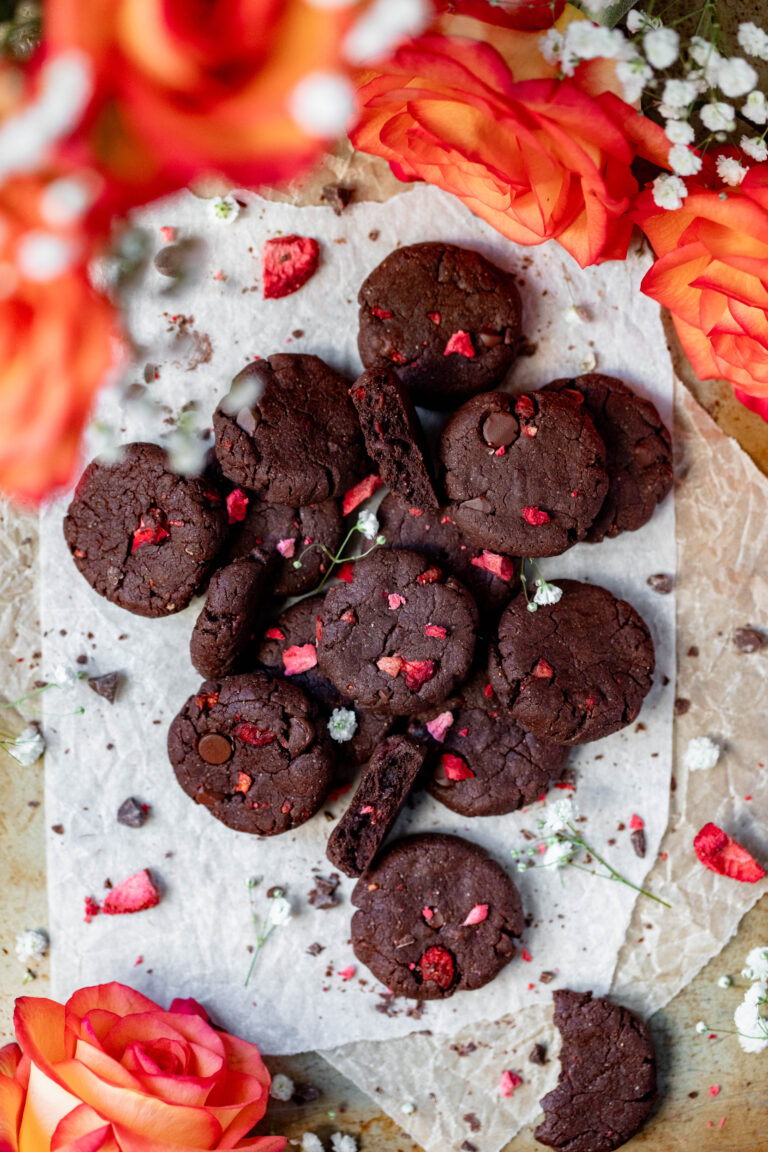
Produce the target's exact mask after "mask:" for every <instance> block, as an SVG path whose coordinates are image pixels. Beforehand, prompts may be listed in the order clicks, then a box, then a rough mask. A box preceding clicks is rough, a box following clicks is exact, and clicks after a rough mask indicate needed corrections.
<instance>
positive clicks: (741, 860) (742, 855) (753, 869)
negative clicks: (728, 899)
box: [693, 823, 765, 884]
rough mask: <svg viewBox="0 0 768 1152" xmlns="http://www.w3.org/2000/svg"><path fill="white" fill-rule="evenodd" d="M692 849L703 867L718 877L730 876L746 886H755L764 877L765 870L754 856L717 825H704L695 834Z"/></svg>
mask: <svg viewBox="0 0 768 1152" xmlns="http://www.w3.org/2000/svg"><path fill="white" fill-rule="evenodd" d="M693 848H694V851H695V852H696V855H697V856H698V858H699V860H700V861H701V863H702V864H703V865H704V867H705V868H709V870H710V872H717V874H718V875H719V876H730V878H731V879H732V880H742V881H744V882H745V883H747V884H755V883H756V882H757V881H758V880H762V879H763V877H764V876H765V869H764V868H763V867H762V866H761V865H760V864H758V862H757V860H755V858H754V856H751V855H750V853H749V852H747V850H746V848H742V846H741V844H737V843H736V841H735V840H732V839H731V837H730V836H729V835H728V833H727V832H723V830H722V828H718V826H717V824H711V823H710V824H705V825H704V827H703V828H702V829H701V831H700V832H699V833H697V835H696V838H695V839H694V841H693Z"/></svg>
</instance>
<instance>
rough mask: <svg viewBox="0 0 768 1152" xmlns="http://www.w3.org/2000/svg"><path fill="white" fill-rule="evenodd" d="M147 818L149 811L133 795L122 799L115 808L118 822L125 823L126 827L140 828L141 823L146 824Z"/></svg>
mask: <svg viewBox="0 0 768 1152" xmlns="http://www.w3.org/2000/svg"><path fill="white" fill-rule="evenodd" d="M148 818H149V812H148V811H147V810H146V809H145V808H144V806H143V805H142V804H139V802H138V800H135V799H134V797H133V796H129V797H128V799H127V800H123V802H122V804H121V805H120V807H119V808H118V810H117V821H118V824H125V826H126V828H141V826H142V824H146V822H147V820H148Z"/></svg>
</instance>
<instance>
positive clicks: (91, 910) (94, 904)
mask: <svg viewBox="0 0 768 1152" xmlns="http://www.w3.org/2000/svg"><path fill="white" fill-rule="evenodd" d="M99 912H101V908H100V907H99V902H98V900H94V898H93V896H86V898H85V917H84V919H85V922H86V924H90V922H91V920H93V918H94V916H98V914H99Z"/></svg>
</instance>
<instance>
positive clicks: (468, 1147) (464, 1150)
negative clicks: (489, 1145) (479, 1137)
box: [461, 1140, 477, 1152]
mask: <svg viewBox="0 0 768 1152" xmlns="http://www.w3.org/2000/svg"><path fill="white" fill-rule="evenodd" d="M461 1152H477V1144H473V1143H472V1141H471V1140H465V1141H464V1143H463V1144H462V1145H461Z"/></svg>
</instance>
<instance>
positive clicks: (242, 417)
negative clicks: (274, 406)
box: [235, 408, 258, 436]
mask: <svg viewBox="0 0 768 1152" xmlns="http://www.w3.org/2000/svg"><path fill="white" fill-rule="evenodd" d="M235 423H236V424H237V426H238V428H242V430H243V432H245V433H246V434H247V435H248V436H252V435H253V433H254V432H255V431H256V425H257V424H258V419H257V417H256V413H255V412H253V411H252V410H251V409H250V408H241V409H240V411H239V412H238V414H237V416H236V417H235Z"/></svg>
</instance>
